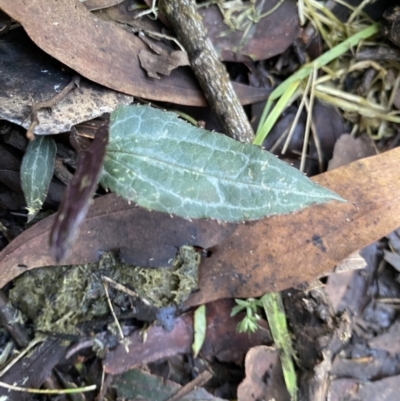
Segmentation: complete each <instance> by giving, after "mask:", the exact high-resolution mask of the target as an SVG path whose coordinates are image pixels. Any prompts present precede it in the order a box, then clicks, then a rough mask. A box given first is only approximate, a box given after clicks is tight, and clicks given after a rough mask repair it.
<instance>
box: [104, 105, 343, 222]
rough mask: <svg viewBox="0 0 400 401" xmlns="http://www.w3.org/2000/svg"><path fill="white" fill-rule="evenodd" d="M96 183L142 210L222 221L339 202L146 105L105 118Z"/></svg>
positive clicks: (263, 158)
mask: <svg viewBox="0 0 400 401" xmlns="http://www.w3.org/2000/svg"><path fill="white" fill-rule="evenodd" d="M101 183H102V185H103V186H105V187H106V188H109V189H111V190H112V191H114V192H116V193H118V194H119V195H120V196H122V197H124V198H126V199H128V200H132V201H134V202H136V203H137V204H138V205H139V206H142V207H145V208H147V209H151V210H157V211H162V212H165V213H169V214H176V215H178V216H182V217H185V218H211V219H216V220H221V221H229V222H240V221H246V220H256V219H260V218H262V217H265V216H270V215H275V214H286V213H290V212H293V211H296V210H299V209H302V208H304V207H306V206H308V205H311V204H314V203H324V202H328V201H330V200H338V201H343V199H342V198H341V197H340V196H339V195H337V194H335V193H334V192H332V191H330V190H328V189H326V188H323V187H321V186H319V185H317V184H315V183H313V182H312V181H311V180H309V179H308V178H307V177H305V176H304V175H303V174H302V173H300V172H299V171H298V170H296V169H294V168H292V167H290V166H289V165H288V164H287V163H285V162H283V161H281V160H279V159H277V158H276V157H275V156H274V155H272V154H270V153H268V152H265V151H263V150H262V149H261V148H260V147H258V146H256V145H251V144H244V143H240V142H237V141H235V140H233V139H231V138H228V137H227V136H224V135H221V134H218V133H214V132H209V131H207V130H204V129H200V128H197V127H194V126H192V125H190V124H188V123H187V122H185V121H183V120H180V119H179V118H178V117H177V116H176V114H174V113H170V112H163V111H160V110H157V109H154V108H152V107H149V106H125V107H120V108H118V109H117V110H116V111H114V112H113V113H112V115H111V123H110V140H109V145H108V147H107V154H106V158H105V163H104V168H103V175H102V179H101Z"/></svg>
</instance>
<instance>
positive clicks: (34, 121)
mask: <svg viewBox="0 0 400 401" xmlns="http://www.w3.org/2000/svg"><path fill="white" fill-rule="evenodd" d="M80 80H81V78H80V77H79V76H78V75H74V76H73V77H72V79H71V82H70V83H69V84H68V85H67V86H66V87H65V88H63V89H62V90H61V92H59V93H57V94H56V95H54V96H53V97H52V98H50V99H47V100H43V101H42V102H36V103H34V104H33V105H32V108H31V125H30V126H29V128H28V130H27V131H26V137H27V138H28V139H29V140H31V141H33V140H34V139H35V136H34V135H33V131H34V129H35V128H36V126H37V125H39V124H40V122H39V118H38V115H37V114H38V111H39V110H40V109H51V108H53V107H54V106H55V105H56V104H57V103H59V102H60V101H61V100H62V99H64V97H65V96H66V95H67V94H68V93H69V92H71V90H72V89H74V88H75V86H79V82H80Z"/></svg>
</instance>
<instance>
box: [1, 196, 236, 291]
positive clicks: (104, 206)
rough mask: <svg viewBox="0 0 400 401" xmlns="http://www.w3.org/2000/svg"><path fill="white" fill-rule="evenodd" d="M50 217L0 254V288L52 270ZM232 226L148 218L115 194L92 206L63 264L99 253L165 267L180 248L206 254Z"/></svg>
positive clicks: (162, 215) (158, 216) (151, 214)
mask: <svg viewBox="0 0 400 401" xmlns="http://www.w3.org/2000/svg"><path fill="white" fill-rule="evenodd" d="M54 218H55V217H54V215H53V216H50V217H48V218H46V219H44V220H42V221H40V222H39V223H37V224H35V225H34V226H33V227H31V228H30V229H28V230H26V231H24V232H23V233H22V234H21V235H20V236H18V237H17V238H16V239H15V240H14V241H13V242H12V243H10V244H9V245H8V246H7V247H6V248H5V249H3V251H2V252H1V253H0V287H2V286H4V284H6V283H7V282H8V281H10V280H12V278H14V277H16V276H18V275H19V274H21V273H23V272H24V271H26V270H30V269H34V268H36V267H40V266H54V265H57V263H56V261H55V260H54V258H53V257H52V253H51V250H50V246H49V236H50V231H51V227H52V225H53V222H54ZM235 227H236V225H235V224H226V223H222V224H220V223H217V222H216V221H211V220H195V221H189V220H185V219H183V218H180V217H171V216H169V215H168V214H166V213H159V212H150V211H148V210H145V209H141V208H139V207H136V206H134V205H131V204H129V203H128V202H127V201H125V200H123V199H121V198H119V197H118V196H117V195H115V194H110V195H105V196H102V197H100V198H98V199H96V200H95V201H94V202H93V205H92V207H91V208H90V210H89V213H88V216H87V217H86V219H85V220H84V221H83V222H82V224H81V226H80V234H79V236H78V240H77V241H76V243H75V245H74V247H73V248H72V250H71V254H70V256H68V257H67V258H66V259H65V260H63V264H66V265H69V264H81V263H89V262H94V261H96V260H98V258H99V256H100V253H101V252H109V251H115V252H118V254H119V257H120V259H121V261H123V262H125V263H128V264H131V265H135V266H152V267H159V266H168V265H170V264H171V262H172V261H173V259H174V257H175V255H176V252H177V250H178V249H179V247H181V246H182V245H185V244H187V245H196V246H199V247H201V248H206V249H207V248H210V247H212V246H215V245H216V244H218V243H220V242H221V241H222V239H223V238H225V237H226V236H228V235H230V234H231V233H232V232H233V230H234V229H235Z"/></svg>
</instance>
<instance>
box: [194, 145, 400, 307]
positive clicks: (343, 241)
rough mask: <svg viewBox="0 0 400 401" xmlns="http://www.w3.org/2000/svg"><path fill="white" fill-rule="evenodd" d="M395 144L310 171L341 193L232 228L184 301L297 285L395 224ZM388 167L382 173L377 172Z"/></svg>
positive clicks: (399, 158)
mask: <svg viewBox="0 0 400 401" xmlns="http://www.w3.org/2000/svg"><path fill="white" fill-rule="evenodd" d="M399 162H400V149H398V148H397V149H394V150H392V151H389V152H386V153H385V154H382V155H379V156H374V157H370V158H366V159H363V160H360V161H356V162H354V163H351V164H350V165H347V166H344V167H341V168H338V169H335V170H333V171H330V172H327V173H324V174H321V175H319V176H316V177H313V178H312V180H313V181H316V182H318V183H319V184H320V185H322V186H325V187H327V188H329V189H331V190H333V191H335V192H337V193H338V194H339V195H341V196H342V197H343V198H344V199H346V200H348V201H349V203H347V204H338V203H336V202H330V203H327V204H324V205H317V206H313V207H310V208H307V209H304V210H302V211H300V212H297V213H295V214H291V215H283V216H273V217H270V218H266V219H263V220H260V221H258V222H256V223H250V224H243V225H240V226H238V227H237V229H236V230H235V232H234V234H233V235H231V236H230V237H229V238H227V239H226V240H224V241H223V242H222V243H220V244H219V245H218V246H217V247H215V248H214V249H211V251H212V252H213V253H212V255H211V257H210V258H207V259H206V260H204V261H203V262H202V265H201V274H200V285H199V287H200V291H199V292H197V293H195V294H192V296H191V297H190V298H189V300H188V302H187V304H188V305H198V304H202V303H205V302H209V301H210V300H214V299H219V298H231V297H233V298H234V297H238V298H247V297H257V296H261V295H262V294H264V293H265V292H269V291H275V292H276V291H281V290H283V289H285V288H289V287H293V286H296V285H297V284H300V283H302V282H306V281H309V280H311V279H313V278H315V277H318V276H320V275H321V274H325V273H326V272H328V271H330V270H332V269H333V267H334V266H335V265H337V264H338V263H339V262H340V261H341V260H343V259H344V258H346V257H347V256H348V255H350V254H351V253H353V252H354V251H356V250H358V249H360V248H362V247H364V246H366V245H368V244H370V243H372V242H373V241H376V240H377V239H379V238H381V237H383V236H385V235H386V234H388V233H389V232H391V231H393V230H394V229H396V228H397V227H398V226H400V196H399V191H398V182H399V180H400V170H399V169H398V164H399ZM382 171H385V174H382V173H381V172H382Z"/></svg>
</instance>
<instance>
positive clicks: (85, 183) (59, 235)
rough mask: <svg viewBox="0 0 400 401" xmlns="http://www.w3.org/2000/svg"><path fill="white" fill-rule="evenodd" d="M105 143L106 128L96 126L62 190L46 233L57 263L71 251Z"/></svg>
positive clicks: (93, 189)
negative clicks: (63, 192)
mask: <svg viewBox="0 0 400 401" xmlns="http://www.w3.org/2000/svg"><path fill="white" fill-rule="evenodd" d="M107 142H108V129H107V127H105V126H103V127H100V128H99V129H98V130H97V132H96V136H95V138H94V140H93V141H92V143H91V144H90V145H89V147H88V148H87V149H85V150H83V151H81V152H80V153H79V155H78V161H77V166H76V171H75V174H74V176H73V178H72V179H71V181H70V182H69V184H68V186H67V189H66V191H65V195H64V198H63V200H62V202H61V205H60V208H59V210H58V212H57V215H56V217H55V220H54V223H53V227H52V230H51V233H50V246H51V248H52V252H53V254H54V255H55V258H56V260H57V261H58V262H59V261H60V260H61V259H63V258H64V256H65V255H66V253H67V251H68V250H69V249H70V248H71V246H72V244H73V242H74V240H75V238H76V236H77V234H78V228H79V225H80V223H81V222H82V220H83V219H84V218H85V217H86V214H87V212H88V210H89V202H90V200H91V199H92V196H93V194H94V191H95V189H96V187H97V183H98V179H99V176H100V172H101V167H102V165H103V160H104V154H105V149H106V145H107Z"/></svg>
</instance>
